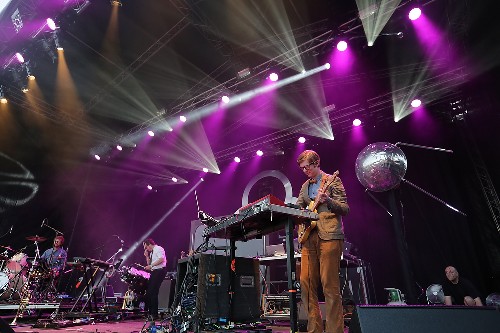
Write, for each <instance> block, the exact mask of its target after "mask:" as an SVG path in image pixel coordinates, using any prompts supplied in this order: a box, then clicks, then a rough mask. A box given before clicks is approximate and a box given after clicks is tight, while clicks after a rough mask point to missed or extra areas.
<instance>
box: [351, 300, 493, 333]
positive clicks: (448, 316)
mask: <svg viewBox="0 0 500 333" xmlns="http://www.w3.org/2000/svg"><path fill="white" fill-rule="evenodd" d="M499 328H500V313H499V312H498V311H497V310H495V309H494V308H487V307H473V308H471V307H444V306H357V307H356V311H355V313H354V315H353V319H352V322H351V325H350V327H349V333H379V332H387V333H390V332H405V333H422V332H425V333H442V332H453V333H462V332H463V333H470V332H498V329H499Z"/></svg>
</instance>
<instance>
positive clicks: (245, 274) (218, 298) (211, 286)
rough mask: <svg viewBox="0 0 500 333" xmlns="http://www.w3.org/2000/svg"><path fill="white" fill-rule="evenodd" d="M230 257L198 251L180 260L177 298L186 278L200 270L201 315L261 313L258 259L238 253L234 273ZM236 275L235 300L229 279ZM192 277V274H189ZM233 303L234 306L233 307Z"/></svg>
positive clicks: (233, 316) (246, 317)
mask: <svg viewBox="0 0 500 333" xmlns="http://www.w3.org/2000/svg"><path fill="white" fill-rule="evenodd" d="M230 270H231V262H230V258H229V257H227V256H222V255H214V254H197V255H195V256H194V257H190V258H183V259H180V260H179V261H178V267H177V285H176V288H175V293H176V297H175V302H176V304H175V305H177V304H178V303H179V301H180V299H182V293H183V290H184V288H185V287H183V285H184V284H185V283H184V279H185V278H186V276H188V275H190V274H192V272H193V271H194V272H196V273H197V280H196V291H195V292H196V312H197V313H198V315H199V316H200V318H204V319H209V318H214V319H231V320H233V321H238V322H242V321H249V320H252V319H257V318H259V317H260V278H259V262H258V260H257V259H252V258H240V257H236V259H235V263H234V274H230ZM232 275H234V280H233V291H234V293H233V297H232V302H231V300H230V297H229V279H230V277H231V276H232ZM188 279H189V276H188ZM231 307H232V310H231Z"/></svg>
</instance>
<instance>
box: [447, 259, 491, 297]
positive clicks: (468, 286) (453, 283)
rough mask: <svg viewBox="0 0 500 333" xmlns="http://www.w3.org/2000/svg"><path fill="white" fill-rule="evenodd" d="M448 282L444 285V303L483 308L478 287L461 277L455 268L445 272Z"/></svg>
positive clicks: (451, 267)
mask: <svg viewBox="0 0 500 333" xmlns="http://www.w3.org/2000/svg"><path fill="white" fill-rule="evenodd" d="M444 272H445V273H446V278H447V279H446V280H445V281H444V283H443V291H444V303H445V304H446V305H452V304H453V305H468V306H482V305H483V303H482V302H481V298H480V297H479V292H478V291H477V289H476V287H474V285H473V284H472V283H471V282H470V281H469V280H467V279H465V278H463V277H460V276H459V275H458V271H457V270H456V268H455V267H453V266H448V267H446V269H445V270H444Z"/></svg>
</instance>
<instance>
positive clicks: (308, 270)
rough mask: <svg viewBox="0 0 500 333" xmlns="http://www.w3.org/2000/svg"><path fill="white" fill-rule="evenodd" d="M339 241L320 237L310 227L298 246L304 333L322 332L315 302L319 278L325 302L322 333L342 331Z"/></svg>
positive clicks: (340, 243) (321, 322) (340, 241)
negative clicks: (306, 314)
mask: <svg viewBox="0 0 500 333" xmlns="http://www.w3.org/2000/svg"><path fill="white" fill-rule="evenodd" d="M342 244H343V240H339V239H334V240H322V239H320V238H319V237H318V232H317V231H316V230H314V231H313V232H312V233H311V235H310V236H309V238H308V239H307V240H306V242H305V243H304V245H303V247H302V258H301V268H300V289H301V291H300V292H301V300H302V302H303V303H304V305H305V309H306V311H308V322H307V332H309V333H322V332H323V320H322V318H321V311H320V309H319V303H318V286H319V281H320V279H321V284H322V285H323V293H324V294H325V305H326V327H325V332H326V333H342V332H344V319H343V308H342V297H341V295H340V278H339V269H340V255H341V253H342Z"/></svg>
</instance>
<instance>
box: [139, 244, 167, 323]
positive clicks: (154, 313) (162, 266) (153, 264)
mask: <svg viewBox="0 0 500 333" xmlns="http://www.w3.org/2000/svg"><path fill="white" fill-rule="evenodd" d="M142 246H143V247H144V256H145V257H146V263H147V266H146V270H147V271H150V272H151V276H150V278H149V284H148V289H147V290H146V296H145V297H146V306H147V309H148V315H149V316H148V317H149V319H151V320H155V319H157V318H158V293H159V292H160V286H161V283H162V282H163V279H165V275H166V274H167V269H166V266H167V257H166V256H165V250H164V249H163V248H162V247H161V246H159V245H156V243H155V241H154V240H153V239H152V238H148V239H146V240H145V241H144V242H142Z"/></svg>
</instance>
